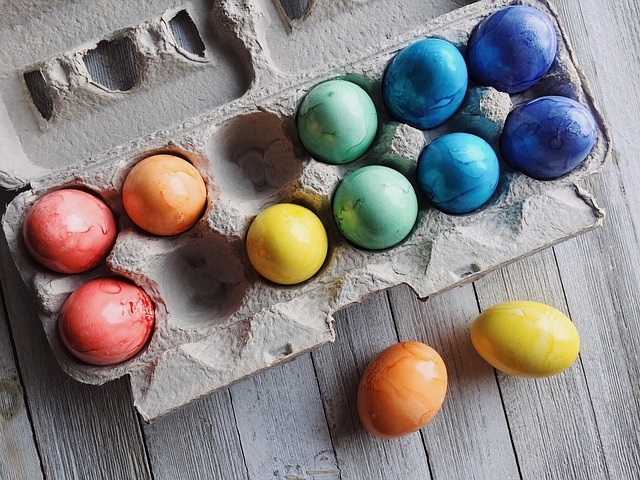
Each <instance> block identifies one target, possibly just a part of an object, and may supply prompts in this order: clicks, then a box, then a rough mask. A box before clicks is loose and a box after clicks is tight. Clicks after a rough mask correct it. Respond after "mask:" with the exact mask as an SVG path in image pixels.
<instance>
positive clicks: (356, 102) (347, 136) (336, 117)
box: [297, 80, 378, 164]
mask: <svg viewBox="0 0 640 480" xmlns="http://www.w3.org/2000/svg"><path fill="white" fill-rule="evenodd" d="M297 126H298V135H299V136H300V140H301V141H302V144H303V145H304V146H305V148H306V149H307V150H308V151H309V152H310V153H311V155H313V157H314V158H316V159H317V160H320V161H322V162H325V163H330V164H344V163H349V162H352V161H354V160H355V159H357V158H359V157H361V156H362V155H363V154H364V153H365V152H366V151H367V150H368V149H369V147H370V146H371V144H372V143H373V139H374V138H375V136H376V132H377V130H378V114H377V111H376V107H375V105H374V103H373V100H371V97H370V96H369V95H368V94H367V92H365V91H364V90H363V89H362V88H361V87H359V86H358V85H356V84H355V83H353V82H349V81H346V80H329V81H326V82H323V83H320V84H319V85H316V86H315V87H313V88H312V89H311V91H309V93H307V95H306V96H305V97H304V99H303V100H302V103H301V104H300V107H299V108H298V117H297Z"/></svg>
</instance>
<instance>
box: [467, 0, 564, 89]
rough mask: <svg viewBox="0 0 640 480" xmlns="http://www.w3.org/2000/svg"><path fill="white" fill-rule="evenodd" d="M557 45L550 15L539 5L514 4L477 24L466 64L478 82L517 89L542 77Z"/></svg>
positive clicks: (468, 48)
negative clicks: (540, 8) (543, 11)
mask: <svg viewBox="0 0 640 480" xmlns="http://www.w3.org/2000/svg"><path fill="white" fill-rule="evenodd" d="M557 49H558V38H557V35H556V31H555V29H554V27H553V24H552V23H551V21H550V20H549V18H548V17H547V16H546V15H545V14H544V13H542V12H541V11H540V10H537V9H536V8H533V7H529V6H526V5H514V6H511V7H507V8H503V9H502V10H498V11H497V12H495V13H493V14H491V15H490V16H488V17H487V18H485V19H484V20H483V21H482V22H480V23H479V24H478V26H477V27H476V28H475V30H474V31H473V33H472V34H471V37H470V38H469V42H468V43H467V54H466V58H467V67H468V68H469V74H470V75H471V78H472V79H474V80H475V81H476V82H477V83H478V84H480V85H485V86H490V87H494V88H495V89H496V90H500V91H501V92H507V93H516V92H521V91H522V90H525V89H527V88H529V87H530V86H531V85H533V84H534V83H536V82H537V81H538V80H540V78H541V77H542V76H543V75H544V74H545V73H546V72H547V71H548V70H549V68H550V67H551V64H552V63H553V60H554V59H555V56H556V51H557Z"/></svg>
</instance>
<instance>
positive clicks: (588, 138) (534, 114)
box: [500, 96, 597, 180]
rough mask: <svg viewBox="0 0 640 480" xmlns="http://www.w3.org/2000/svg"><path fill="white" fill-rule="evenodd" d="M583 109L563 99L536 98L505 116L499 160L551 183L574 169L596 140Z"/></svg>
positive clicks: (589, 117) (590, 117) (589, 116)
mask: <svg viewBox="0 0 640 480" xmlns="http://www.w3.org/2000/svg"><path fill="white" fill-rule="evenodd" d="M596 134H597V125H596V121H595V119H594V118H593V115H592V114H591V112H590V111H589V109H588V108H587V107H585V106H584V105H582V104H581V103H579V102H576V101H575V100H572V99H570V98H566V97H558V96H549V97H540V98H537V99H535V100H533V101H531V102H529V103H526V104H524V105H522V106H520V107H518V108H516V109H515V110H514V111H513V112H511V113H510V114H509V116H508V117H507V120H506V122H505V125H504V128H503V130H502V135H501V136H500V151H501V153H502V158H503V159H504V160H505V162H507V163H508V164H509V165H510V166H511V167H512V168H514V169H515V170H518V171H520V172H522V173H524V174H525V175H527V176H529V177H533V178H536V179H538V180H552V179H555V178H558V177H561V176H563V175H565V174H567V173H569V172H570V171H571V170H573V169H575V168H576V167H578V166H579V165H580V164H581V163H582V162H583V161H584V160H585V159H586V158H587V156H588V155H589V152H590V151H591V149H592V148H593V145H594V143H595V140H596Z"/></svg>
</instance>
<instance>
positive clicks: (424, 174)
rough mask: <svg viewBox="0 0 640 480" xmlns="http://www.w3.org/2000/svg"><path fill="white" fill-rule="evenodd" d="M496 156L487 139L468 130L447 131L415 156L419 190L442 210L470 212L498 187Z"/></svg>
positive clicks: (484, 201) (478, 206) (498, 176)
mask: <svg viewBox="0 0 640 480" xmlns="http://www.w3.org/2000/svg"><path fill="white" fill-rule="evenodd" d="M499 178H500V165H499V163H498V157H497V155H496V153H495V152H494V151H493V148H491V145H489V144H488V143H487V142H486V141H484V140H483V139H481V138H480V137H477V136H475V135H472V134H470V133H450V134H448V135H444V136H442V137H440V138H438V139H437V140H436V141H434V142H433V143H431V144H430V145H429V146H427V147H426V148H425V149H424V150H423V151H422V153H421V154H420V156H419V158H418V166H417V168H416V180H417V182H418V189H419V191H420V193H421V194H422V195H423V196H424V197H425V198H426V199H427V200H428V201H429V203H431V204H432V205H433V206H434V207H436V208H437V209H438V210H441V211H443V212H445V213H452V214H461V213H469V212H472V211H474V210H476V209H478V208H480V207H481V206H482V205H484V204H485V203H486V202H487V200H489V198H491V195H493V192H494V191H495V190H496V187H497V186H498V179H499Z"/></svg>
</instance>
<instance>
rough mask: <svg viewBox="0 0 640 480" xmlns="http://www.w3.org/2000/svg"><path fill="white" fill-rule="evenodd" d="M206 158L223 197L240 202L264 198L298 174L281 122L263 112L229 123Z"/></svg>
mask: <svg viewBox="0 0 640 480" xmlns="http://www.w3.org/2000/svg"><path fill="white" fill-rule="evenodd" d="M207 154H208V157H209V158H210V159H211V162H212V168H213V170H214V171H215V172H216V176H217V177H218V178H219V180H220V183H221V184H223V185H225V195H227V196H229V197H231V198H235V199H238V200H240V201H245V200H246V201H249V200H255V199H262V198H267V197H269V196H270V195H272V194H273V193H274V192H276V191H277V190H279V189H280V188H282V187H283V186H285V185H286V184H288V183H289V182H291V181H292V180H295V179H296V178H297V177H298V176H299V175H300V173H301V171H302V165H301V163H300V161H299V160H298V159H297V158H296V155H295V151H294V146H293V144H292V141H291V139H290V137H289V136H288V135H287V133H286V131H285V125H284V123H283V121H282V119H280V118H279V117H277V116H276V115H273V114H270V113H265V112H255V113H251V114H248V115H243V116H238V117H235V118H233V119H232V120H229V121H228V122H227V123H225V124H224V125H223V126H222V127H221V128H220V129H219V130H218V131H217V132H216V133H215V134H214V135H213V136H212V138H211V141H210V143H209V145H208V148H207Z"/></svg>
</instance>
